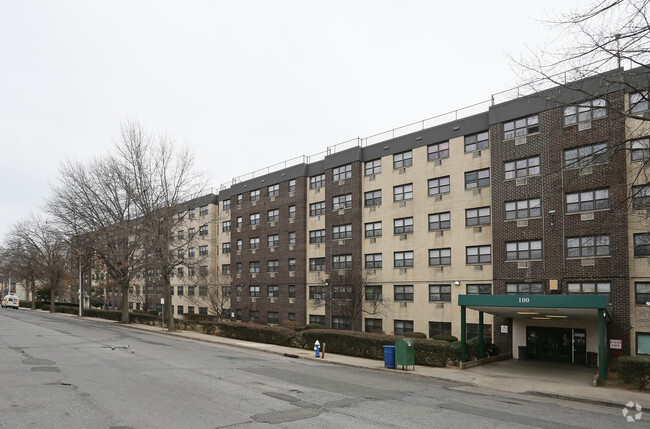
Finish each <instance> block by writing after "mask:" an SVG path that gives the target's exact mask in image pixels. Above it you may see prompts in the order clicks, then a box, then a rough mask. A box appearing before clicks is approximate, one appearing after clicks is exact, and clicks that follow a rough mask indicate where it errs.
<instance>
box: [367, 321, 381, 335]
mask: <svg viewBox="0 0 650 429" xmlns="http://www.w3.org/2000/svg"><path fill="white" fill-rule="evenodd" d="M366 332H371V333H374V334H381V333H382V332H383V328H382V321H381V319H366Z"/></svg>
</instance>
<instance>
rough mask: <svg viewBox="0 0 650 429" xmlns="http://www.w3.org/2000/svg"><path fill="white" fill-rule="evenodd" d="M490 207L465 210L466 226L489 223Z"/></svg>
mask: <svg viewBox="0 0 650 429" xmlns="http://www.w3.org/2000/svg"><path fill="white" fill-rule="evenodd" d="M489 224H490V208H489V207H480V208H476V209H467V210H465V226H477V225H489Z"/></svg>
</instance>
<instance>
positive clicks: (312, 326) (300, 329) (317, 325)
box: [296, 323, 325, 332]
mask: <svg viewBox="0 0 650 429" xmlns="http://www.w3.org/2000/svg"><path fill="white" fill-rule="evenodd" d="M308 329H325V327H324V326H323V325H319V324H318V323H310V324H307V325H305V326H301V327H299V328H296V331H298V332H302V331H306V330H308Z"/></svg>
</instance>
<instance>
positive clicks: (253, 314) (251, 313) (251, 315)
mask: <svg viewBox="0 0 650 429" xmlns="http://www.w3.org/2000/svg"><path fill="white" fill-rule="evenodd" d="M259 318H260V312H259V311H256V310H248V321H249V322H253V321H255V320H257V319H259Z"/></svg>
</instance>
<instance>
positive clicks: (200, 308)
mask: <svg viewBox="0 0 650 429" xmlns="http://www.w3.org/2000/svg"><path fill="white" fill-rule="evenodd" d="M199 314H208V307H199Z"/></svg>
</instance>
